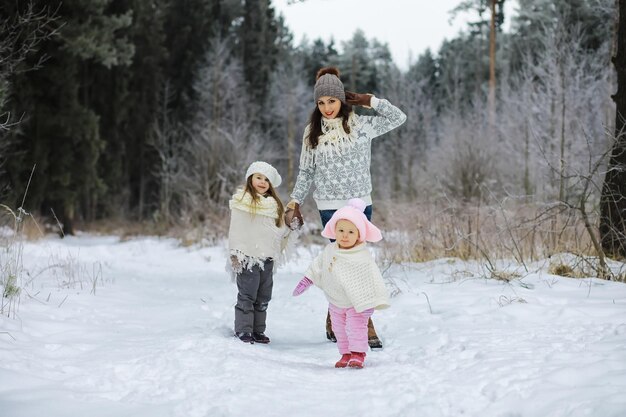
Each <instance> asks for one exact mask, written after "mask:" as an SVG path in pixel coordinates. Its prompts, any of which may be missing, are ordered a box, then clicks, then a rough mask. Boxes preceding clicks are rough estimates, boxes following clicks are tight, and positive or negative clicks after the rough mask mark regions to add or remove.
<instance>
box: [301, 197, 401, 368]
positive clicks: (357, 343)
mask: <svg viewBox="0 0 626 417" xmlns="http://www.w3.org/2000/svg"><path fill="white" fill-rule="evenodd" d="M365 204H366V203H365V202H364V201H363V200H361V199H358V198H355V199H351V200H350V201H349V202H348V205H347V206H345V207H342V208H340V209H339V210H337V211H336V212H335V214H333V216H332V217H331V219H330V220H329V221H328V223H326V226H325V227H324V231H322V236H324V237H327V238H329V239H336V241H335V242H333V243H330V244H328V245H327V246H326V247H325V248H324V250H323V251H322V253H321V254H320V255H319V256H318V257H317V258H315V259H314V260H313V263H312V264H311V266H310V267H309V269H308V270H307V272H306V276H305V277H304V278H302V280H301V281H300V282H299V283H298V285H297V287H296V288H295V289H294V291H293V295H294V296H298V295H300V294H302V293H303V292H304V291H305V290H306V289H307V288H309V287H310V286H311V285H312V284H315V285H316V286H318V287H320V288H321V289H322V291H324V294H325V295H326V298H327V299H328V302H329V307H328V310H329V311H330V316H331V318H332V329H333V332H334V333H335V336H336V337H337V348H338V349H339V353H341V359H339V361H338V362H337V363H335V367H336V368H345V367H352V368H362V367H363V363H364V361H365V352H366V351H367V348H368V340H367V322H368V320H369V318H370V316H371V315H372V314H373V313H374V309H382V308H386V307H389V296H388V294H387V290H386V288H385V284H384V282H383V279H382V276H381V274H380V270H379V269H378V266H376V262H374V259H373V258H372V255H371V254H370V252H369V250H368V249H367V247H366V243H365V241H369V242H378V241H379V240H381V239H382V235H381V233H380V230H379V229H378V228H377V227H376V226H374V225H373V224H372V223H370V222H369V220H367V217H366V216H365V214H363V210H364V209H365Z"/></svg>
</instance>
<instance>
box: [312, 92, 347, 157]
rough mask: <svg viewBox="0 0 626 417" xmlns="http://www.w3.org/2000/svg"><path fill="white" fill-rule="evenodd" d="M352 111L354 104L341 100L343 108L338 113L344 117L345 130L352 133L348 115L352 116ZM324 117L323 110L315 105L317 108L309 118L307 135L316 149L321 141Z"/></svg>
mask: <svg viewBox="0 0 626 417" xmlns="http://www.w3.org/2000/svg"><path fill="white" fill-rule="evenodd" d="M351 112H352V105H350V104H346V103H344V102H341V108H340V109H339V113H337V117H342V118H343V121H342V123H341V124H342V125H343V130H344V131H345V132H346V133H348V134H349V133H350V127H349V126H348V117H350V113H351ZM322 117H323V116H322V112H321V111H320V109H319V107H317V106H315V110H313V113H311V118H310V119H309V136H308V137H307V140H308V141H309V145H310V146H311V149H315V148H316V147H317V145H318V143H319V138H320V135H321V134H322Z"/></svg>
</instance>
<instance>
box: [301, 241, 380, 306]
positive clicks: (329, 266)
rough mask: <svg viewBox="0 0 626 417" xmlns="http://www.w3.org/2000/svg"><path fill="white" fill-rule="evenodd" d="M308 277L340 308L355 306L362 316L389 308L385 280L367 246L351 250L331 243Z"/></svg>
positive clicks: (318, 257) (310, 269) (320, 255)
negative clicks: (372, 309) (367, 311)
mask: <svg viewBox="0 0 626 417" xmlns="http://www.w3.org/2000/svg"><path fill="white" fill-rule="evenodd" d="M306 276H307V277H309V279H310V280H311V281H313V283H314V284H315V285H316V286H318V287H320V288H321V289H322V291H324V294H325V295H326V298H327V299H328V301H329V302H330V303H332V304H334V305H336V306H337V307H342V308H349V307H354V309H355V310H356V311H357V312H359V313H360V312H362V311H364V310H367V309H368V308H375V309H383V308H387V307H389V295H388V293H387V289H386V288H385V283H384V282H383V277H382V275H381V274H380V270H379V269H378V266H377V265H376V262H374V259H373V258H372V255H371V254H370V252H369V250H368V249H367V245H366V244H365V243H361V244H358V245H356V246H355V247H353V248H351V249H340V248H339V246H338V245H337V243H336V242H335V243H330V244H328V245H327V246H326V247H325V248H324V250H323V251H322V253H321V254H319V255H318V256H317V257H316V258H315V259H314V260H313V263H312V264H311V266H310V267H309V269H308V270H307V272H306Z"/></svg>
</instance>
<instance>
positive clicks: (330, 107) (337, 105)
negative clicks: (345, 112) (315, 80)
mask: <svg viewBox="0 0 626 417" xmlns="http://www.w3.org/2000/svg"><path fill="white" fill-rule="evenodd" d="M317 108H318V109H319V111H320V113H322V116H324V117H325V118H326V119H334V118H335V117H337V115H338V114H339V110H341V100H339V99H338V98H336V97H331V96H322V97H320V98H319V99H318V100H317Z"/></svg>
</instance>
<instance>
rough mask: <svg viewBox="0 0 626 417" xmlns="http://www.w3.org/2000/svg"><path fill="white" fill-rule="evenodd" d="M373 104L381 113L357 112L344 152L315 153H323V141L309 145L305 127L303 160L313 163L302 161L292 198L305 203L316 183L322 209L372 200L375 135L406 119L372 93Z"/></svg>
mask: <svg viewBox="0 0 626 417" xmlns="http://www.w3.org/2000/svg"><path fill="white" fill-rule="evenodd" d="M372 108H374V110H375V111H376V112H377V113H378V114H377V115H376V116H359V115H354V117H355V118H356V120H355V122H354V129H353V130H352V131H351V132H350V136H351V139H352V140H351V141H350V142H351V143H350V146H349V147H347V148H345V149H343V152H341V153H330V154H329V153H326V154H325V155H324V156H325V157H323V158H322V157H320V155H316V154H318V153H319V154H321V152H322V151H321V149H320V147H321V146H322V145H318V147H317V148H315V149H311V148H310V147H308V146H306V143H307V140H308V138H307V135H308V129H305V134H304V139H303V146H302V155H301V161H302V160H312V161H313V163H312V164H306V165H303V164H302V163H301V164H300V171H299V173H298V178H297V180H296V185H295V187H294V189H293V192H292V194H291V198H292V199H294V200H296V201H297V202H299V203H302V202H303V201H304V199H305V198H306V195H307V194H308V192H309V189H310V187H311V185H312V184H313V183H315V186H316V190H315V191H314V193H313V198H314V199H315V201H316V202H317V205H318V208H319V209H320V210H323V209H337V208H339V207H340V206H341V205H343V202H345V201H347V200H349V199H350V198H356V197H358V198H363V199H364V200H366V201H371V198H370V194H371V192H372V181H371V174H370V163H371V142H372V139H374V138H376V137H378V136H380V135H382V134H384V133H387V132H389V131H390V130H393V129H395V128H396V127H398V126H400V125H401V124H402V123H404V121H405V120H406V115H405V114H404V113H403V112H402V110H400V109H398V108H397V107H395V106H394V105H392V104H391V103H389V101H387V100H385V99H378V98H376V97H372ZM321 141H322V138H321V137H320V142H321ZM307 153H309V154H308V155H307ZM334 206H337V207H334Z"/></svg>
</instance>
